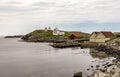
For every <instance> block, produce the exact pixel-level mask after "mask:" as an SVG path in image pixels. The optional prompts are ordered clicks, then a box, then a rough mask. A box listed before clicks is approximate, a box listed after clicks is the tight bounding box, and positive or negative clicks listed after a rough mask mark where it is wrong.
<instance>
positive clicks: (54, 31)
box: [53, 28, 65, 35]
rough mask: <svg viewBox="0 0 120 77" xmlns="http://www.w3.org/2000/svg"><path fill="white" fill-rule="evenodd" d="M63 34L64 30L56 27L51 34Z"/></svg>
mask: <svg viewBox="0 0 120 77" xmlns="http://www.w3.org/2000/svg"><path fill="white" fill-rule="evenodd" d="M64 34H65V32H64V31H61V30H59V29H58V28H55V29H54V30H53V35H64Z"/></svg>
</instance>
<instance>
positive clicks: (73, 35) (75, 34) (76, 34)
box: [69, 33, 80, 39]
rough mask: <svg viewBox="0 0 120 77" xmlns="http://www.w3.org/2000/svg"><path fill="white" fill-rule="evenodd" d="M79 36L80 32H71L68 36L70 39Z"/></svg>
mask: <svg viewBox="0 0 120 77" xmlns="http://www.w3.org/2000/svg"><path fill="white" fill-rule="evenodd" d="M79 37H80V34H78V33H72V34H71V35H70V36H69V38H70V39H77V38H79Z"/></svg>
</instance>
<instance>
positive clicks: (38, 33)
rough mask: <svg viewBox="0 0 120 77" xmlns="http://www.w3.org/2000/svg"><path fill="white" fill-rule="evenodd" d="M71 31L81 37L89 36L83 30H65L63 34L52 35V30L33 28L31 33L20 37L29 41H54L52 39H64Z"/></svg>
mask: <svg viewBox="0 0 120 77" xmlns="http://www.w3.org/2000/svg"><path fill="white" fill-rule="evenodd" d="M72 33H79V34H80V36H81V37H82V38H89V34H88V33H83V32H75V31H74V32H73V31H72V32H70V31H65V35H63V36H61V35H53V31H52V30H48V31H44V30H35V31H33V32H31V33H28V34H26V35H25V36H23V37H22V39H23V40H25V41H29V42H54V41H65V40H67V39H68V37H69V36H70V35H71V34H72Z"/></svg>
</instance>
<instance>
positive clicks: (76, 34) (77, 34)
mask: <svg viewBox="0 0 120 77" xmlns="http://www.w3.org/2000/svg"><path fill="white" fill-rule="evenodd" d="M71 35H74V36H76V37H80V34H79V33H72V34H71Z"/></svg>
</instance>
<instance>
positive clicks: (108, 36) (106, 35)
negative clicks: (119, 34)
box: [92, 32, 114, 38]
mask: <svg viewBox="0 0 120 77" xmlns="http://www.w3.org/2000/svg"><path fill="white" fill-rule="evenodd" d="M94 33H95V34H96V36H95V37H97V36H98V35H99V34H100V33H102V34H103V35H104V36H105V37H106V38H110V37H114V34H113V33H112V32H93V33H92V34H94Z"/></svg>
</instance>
